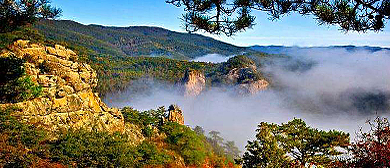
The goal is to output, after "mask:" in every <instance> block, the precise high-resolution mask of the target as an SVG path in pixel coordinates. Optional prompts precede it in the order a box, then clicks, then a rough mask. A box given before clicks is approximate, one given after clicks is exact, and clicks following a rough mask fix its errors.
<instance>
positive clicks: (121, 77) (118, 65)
mask: <svg viewBox="0 0 390 168" xmlns="http://www.w3.org/2000/svg"><path fill="white" fill-rule="evenodd" d="M98 60H99V61H96V62H95V61H94V60H92V61H93V62H91V63H90V64H91V65H92V67H93V68H95V69H97V73H98V77H99V86H98V88H97V91H99V93H101V94H102V95H104V94H105V93H108V92H115V91H119V90H123V89H125V88H126V87H127V86H128V85H129V83H130V82H131V80H135V79H139V78H141V77H152V78H155V79H158V80H163V81H167V82H169V83H175V82H176V81H179V80H180V79H181V78H182V77H183V76H184V73H185V71H186V70H187V69H195V70H199V71H203V72H205V73H206V74H209V73H211V72H213V71H215V70H216V69H217V67H218V64H211V63H203V62H189V61H179V60H174V59H169V58H163V57H128V58H124V59H120V60H115V61H112V59H110V58H104V57H99V59H98Z"/></svg>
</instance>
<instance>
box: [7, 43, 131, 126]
mask: <svg viewBox="0 0 390 168" xmlns="http://www.w3.org/2000/svg"><path fill="white" fill-rule="evenodd" d="M10 55H15V56H16V57H19V58H22V59H23V60H25V63H24V68H25V70H26V73H27V75H29V76H31V79H32V81H33V82H35V83H37V84H39V85H40V86H42V87H43V92H42V95H41V96H40V97H38V98H35V99H32V100H28V101H23V102H17V103H13V104H10V103H9V104H0V107H3V108H5V107H10V106H12V107H16V108H17V110H16V111H14V112H13V114H12V115H13V116H16V117H17V118H19V119H20V120H22V121H25V122H27V123H30V124H35V125H39V126H41V127H44V128H46V129H48V130H51V131H55V130H60V129H69V128H81V127H83V128H87V129H98V130H105V131H109V132H114V131H121V132H123V131H124V130H125V128H124V127H125V125H124V119H123V116H122V114H121V113H120V112H119V110H118V109H115V108H108V107H107V106H106V105H105V104H104V103H103V102H102V101H101V100H100V98H99V97H98V95H97V93H93V88H94V87H96V86H97V82H98V81H97V78H96V72H95V71H94V70H93V69H92V68H91V67H90V66H89V65H88V64H85V63H78V62H76V61H75V60H77V55H76V54H75V53H74V52H73V51H72V50H69V49H66V48H65V47H63V46H60V45H55V46H54V47H48V46H43V45H40V44H31V43H30V42H29V41H23V40H19V41H16V42H15V43H14V44H13V45H11V46H10V47H9V49H8V50H6V51H2V54H1V56H2V57H7V56H10Z"/></svg>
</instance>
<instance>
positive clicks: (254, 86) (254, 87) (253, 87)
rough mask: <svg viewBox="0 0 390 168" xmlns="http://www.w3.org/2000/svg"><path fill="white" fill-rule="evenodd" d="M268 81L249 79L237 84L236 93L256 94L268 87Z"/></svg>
mask: <svg viewBox="0 0 390 168" xmlns="http://www.w3.org/2000/svg"><path fill="white" fill-rule="evenodd" d="M268 85H269V83H268V81H266V80H264V79H260V80H255V81H250V82H247V83H242V84H239V85H238V86H237V88H238V90H237V91H238V93H240V94H242V95H244V94H251V95H253V94H256V93H257V92H259V91H262V90H265V89H267V88H268Z"/></svg>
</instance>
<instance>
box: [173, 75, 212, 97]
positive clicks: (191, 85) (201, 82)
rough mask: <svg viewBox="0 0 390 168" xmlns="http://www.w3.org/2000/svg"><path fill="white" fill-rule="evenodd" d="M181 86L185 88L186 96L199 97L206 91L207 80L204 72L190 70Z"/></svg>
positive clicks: (182, 80)
mask: <svg viewBox="0 0 390 168" xmlns="http://www.w3.org/2000/svg"><path fill="white" fill-rule="evenodd" d="M179 85H181V86H182V87H183V88H182V89H183V92H184V95H185V96H190V97H191V96H198V95H199V94H200V93H201V92H202V91H203V90H204V89H205V86H206V78H205V76H204V74H203V73H202V72H200V71H197V70H190V69H188V70H186V72H185V74H184V77H183V78H182V79H181V81H180V83H179Z"/></svg>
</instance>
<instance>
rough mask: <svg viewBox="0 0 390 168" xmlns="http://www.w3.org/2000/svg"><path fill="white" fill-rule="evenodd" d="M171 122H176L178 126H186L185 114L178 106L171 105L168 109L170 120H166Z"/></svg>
mask: <svg viewBox="0 0 390 168" xmlns="http://www.w3.org/2000/svg"><path fill="white" fill-rule="evenodd" d="M166 120H167V121H169V122H176V123H178V124H181V125H184V117H183V112H182V111H181V109H180V108H179V106H177V105H170V106H169V108H168V118H167V119H166Z"/></svg>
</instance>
